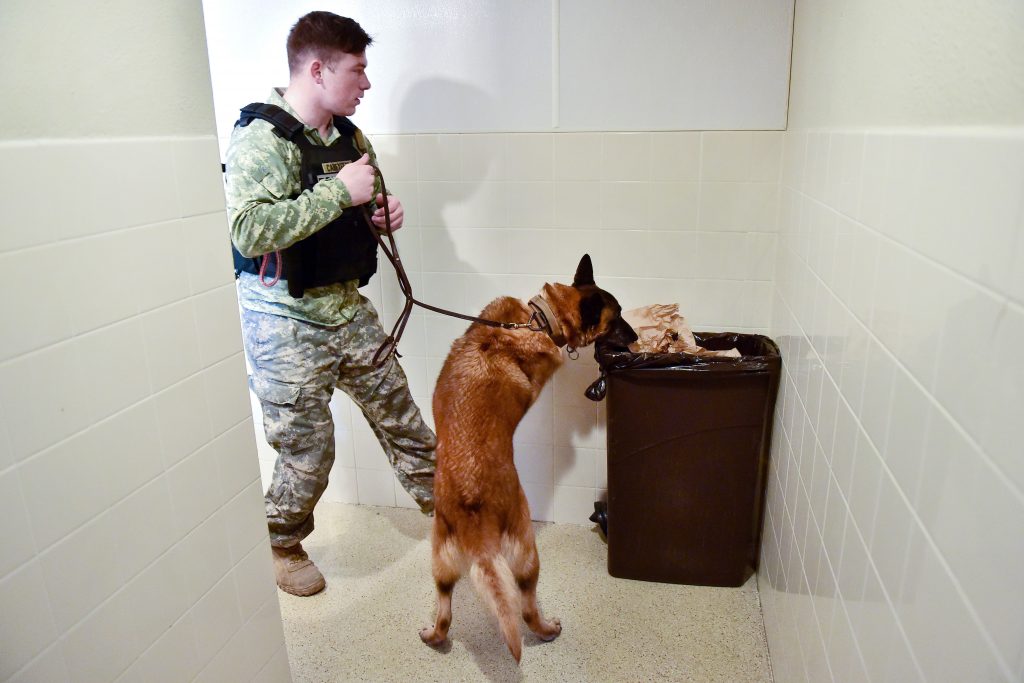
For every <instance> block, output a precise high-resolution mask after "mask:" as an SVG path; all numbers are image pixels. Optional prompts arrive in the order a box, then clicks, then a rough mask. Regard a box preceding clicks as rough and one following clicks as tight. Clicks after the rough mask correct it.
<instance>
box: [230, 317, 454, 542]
mask: <svg viewBox="0 0 1024 683" xmlns="http://www.w3.org/2000/svg"><path fill="white" fill-rule="evenodd" d="M242 334H243V337H244V341H245V350H246V354H247V355H248V357H249V363H250V365H251V366H252V375H251V376H250V378H249V382H250V386H251V387H252V390H253V392H254V393H255V394H256V396H257V397H259V399H260V404H261V406H262V409H263V428H264V430H265V432H266V435H267V441H268V442H269V443H270V445H271V446H272V447H273V448H274V450H276V451H277V453H278V456H277V463H276V464H275V465H274V477H273V480H272V481H271V483H270V486H269V488H268V489H267V493H266V499H265V500H266V508H267V524H268V526H269V527H270V542H271V544H273V545H276V546H282V547H288V546H291V545H295V544H296V543H298V542H300V541H301V540H302V539H303V538H305V537H306V536H308V535H309V534H310V532H312V531H313V507H314V506H315V505H316V503H317V501H318V500H320V496H321V495H323V492H324V490H325V489H326V488H327V477H328V475H329V474H330V471H331V465H332V464H333V463H334V421H333V419H332V417H331V411H330V408H329V406H328V403H329V402H330V400H331V395H332V394H333V393H334V389H335V387H337V388H339V389H341V390H342V391H344V392H345V393H346V394H348V395H349V396H350V397H351V398H352V400H353V402H355V404H356V405H358V406H359V407H360V408H361V409H362V411H363V415H364V416H366V420H367V422H369V424H370V427H371V428H372V429H373V432H374V433H375V434H376V435H377V438H378V439H379V440H380V443H381V446H383V447H384V452H385V453H386V454H387V457H388V460H389V461H390V462H391V466H392V467H393V468H394V470H395V474H396V475H397V477H398V481H399V483H401V485H402V486H403V487H404V488H405V490H407V491H408V492H409V493H410V494H411V495H412V497H413V498H414V499H415V500H416V502H417V503H419V505H420V508H421V509H422V510H423V512H425V513H427V512H430V511H431V510H433V507H434V467H435V462H436V461H435V454H434V448H435V446H436V439H435V437H434V433H433V432H432V431H431V430H430V428H429V427H428V426H427V425H426V423H424V421H423V418H422V416H421V415H420V411H419V408H418V407H417V406H416V403H415V402H414V401H413V399H412V395H411V394H410V393H409V385H408V382H407V380H406V377H405V372H403V370H402V368H401V366H400V365H399V364H398V361H397V360H395V359H394V358H393V357H392V358H391V359H390V360H389V361H388V362H387V363H385V364H384V365H383V366H381V367H380V368H374V367H373V364H372V359H373V354H374V352H375V351H376V350H377V347H378V346H379V345H380V343H381V342H382V341H383V340H384V338H385V337H386V336H387V334H386V333H385V332H384V329H383V328H382V327H381V324H380V321H379V320H378V319H377V313H376V311H375V310H374V309H373V305H372V304H370V302H369V301H367V300H366V299H365V298H362V301H361V303H360V306H359V307H358V311H357V313H356V316H355V318H353V319H352V321H351V322H349V323H347V324H344V325H340V326H338V327H323V326H320V325H314V324H311V323H307V322H304V321H302V320H295V319H293V318H287V317H283V316H277V315H270V314H267V313H259V312H255V311H250V310H246V309H243V310H242Z"/></svg>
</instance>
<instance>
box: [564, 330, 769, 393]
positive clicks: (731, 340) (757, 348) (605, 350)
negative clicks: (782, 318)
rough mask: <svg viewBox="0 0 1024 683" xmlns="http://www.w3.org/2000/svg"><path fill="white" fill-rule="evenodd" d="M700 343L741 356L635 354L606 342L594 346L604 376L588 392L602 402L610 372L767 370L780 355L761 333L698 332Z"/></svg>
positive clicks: (595, 355)
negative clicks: (663, 369)
mask: <svg viewBox="0 0 1024 683" xmlns="http://www.w3.org/2000/svg"><path fill="white" fill-rule="evenodd" d="M693 337H694V339H696V340H697V345H698V346H700V347H702V348H705V349H708V350H709V351H728V350H729V349H736V350H737V351H739V352H740V354H741V355H740V357H739V358H728V357H722V356H695V355H692V354H689V353H633V352H632V351H630V350H629V349H623V348H622V347H614V346H609V345H607V344H605V343H603V342H602V341H598V342H597V343H596V344H595V345H594V358H595V359H596V360H597V364H598V365H599V366H600V367H601V376H600V377H598V378H597V379H596V380H594V382H593V383H592V384H591V385H590V386H589V387H587V390H586V391H585V392H584V395H586V397H587V398H589V399H590V400H591V401H600V400H602V399H603V398H604V396H605V394H606V393H607V391H608V379H607V378H608V371H609V370H625V369H635V370H640V369H646V368H671V369H678V370H680V371H682V372H764V371H765V370H767V369H768V364H769V363H774V362H775V361H774V360H770V359H771V358H773V357H778V356H779V347H778V346H777V345H776V344H775V342H774V341H772V340H771V339H770V338H768V337H765V336H762V335H759V334H739V333H736V332H694V333H693Z"/></svg>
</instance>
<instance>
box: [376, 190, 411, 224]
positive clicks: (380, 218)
mask: <svg viewBox="0 0 1024 683" xmlns="http://www.w3.org/2000/svg"><path fill="white" fill-rule="evenodd" d="M385 199H387V202H388V210H389V211H390V212H391V232H394V231H395V230H398V229H399V228H401V227H402V221H403V220H404V219H405V209H404V208H402V202H400V201H398V198H397V197H393V196H388V197H384V195H383V194H378V195H377V210H376V211H374V212H373V217H372V220H373V224H374V225H376V226H377V228H378V229H380V230H384V229H386V228H387V226H386V225H385V224H384V200H385Z"/></svg>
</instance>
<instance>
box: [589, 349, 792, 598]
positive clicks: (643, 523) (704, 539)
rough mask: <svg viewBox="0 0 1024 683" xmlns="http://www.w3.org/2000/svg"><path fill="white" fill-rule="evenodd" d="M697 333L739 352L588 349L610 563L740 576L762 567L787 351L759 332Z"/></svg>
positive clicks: (715, 578) (621, 570)
mask: <svg viewBox="0 0 1024 683" xmlns="http://www.w3.org/2000/svg"><path fill="white" fill-rule="evenodd" d="M694 336H695V337H696V340H697V344H698V345H700V346H702V347H704V348H706V349H711V350H727V349H730V348H736V349H738V350H739V352H740V353H741V354H742V357H740V358H719V357H703V356H692V355H687V354H649V353H630V352H629V351H626V350H621V349H611V348H608V347H605V346H601V345H598V347H597V349H596V351H595V353H596V357H597V361H598V364H599V365H600V366H601V369H602V376H603V379H605V381H606V388H607V400H608V405H607V415H608V421H607V427H608V429H607V435H608V501H607V508H606V515H607V518H606V522H607V528H606V534H607V540H608V572H609V573H610V574H611V575H612V576H615V577H619V578H626V579H639V580H643V581H660V582H666V583H683V584H693V585H701V586H740V585H743V583H744V582H745V581H746V580H747V579H748V578H749V577H750V575H751V574H752V573H753V572H755V571H756V569H757V561H758V554H759V551H760V535H761V520H762V517H763V514H764V492H765V483H766V477H767V473H768V453H769V449H770V446H771V432H772V415H773V413H774V410H775V398H776V394H777V392H778V386H779V375H780V370H781V366H782V359H781V356H780V355H779V348H778V346H777V345H776V344H775V342H773V341H772V340H771V339H769V338H768V337H764V336H761V335H754V334H735V333H695V335H694ZM600 381H601V380H598V382H600ZM596 384H597V383H595V385H596ZM591 393H593V392H591ZM599 393H602V392H599ZM588 395H589V394H588ZM591 397H592V398H595V396H591Z"/></svg>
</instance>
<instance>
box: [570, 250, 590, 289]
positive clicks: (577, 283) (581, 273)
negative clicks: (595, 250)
mask: <svg viewBox="0 0 1024 683" xmlns="http://www.w3.org/2000/svg"><path fill="white" fill-rule="evenodd" d="M592 284H595V283H594V264H593V263H591V262H590V254H584V255H583V258H581V259H580V264H579V265H578V266H576V277H574V278H573V279H572V286H573V287H582V286H584V285H592Z"/></svg>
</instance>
